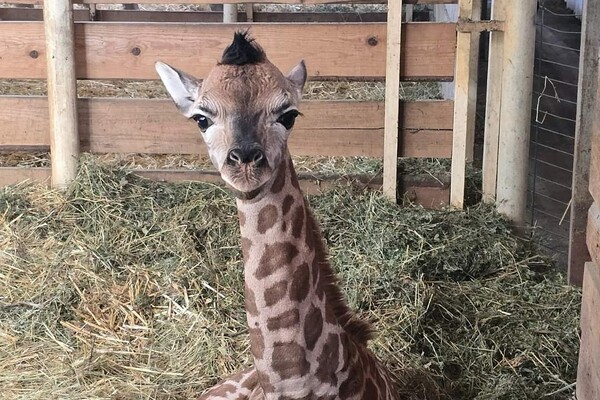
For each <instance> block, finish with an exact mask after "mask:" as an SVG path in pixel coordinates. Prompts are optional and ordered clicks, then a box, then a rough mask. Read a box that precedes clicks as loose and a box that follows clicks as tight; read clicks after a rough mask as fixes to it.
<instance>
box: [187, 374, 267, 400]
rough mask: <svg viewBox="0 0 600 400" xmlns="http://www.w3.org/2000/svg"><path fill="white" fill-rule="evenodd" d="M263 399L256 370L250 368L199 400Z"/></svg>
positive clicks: (231, 377)
mask: <svg viewBox="0 0 600 400" xmlns="http://www.w3.org/2000/svg"><path fill="white" fill-rule="evenodd" d="M263 398H264V396H263V391H262V388H261V387H260V385H259V384H258V377H257V374H256V370H255V369H254V367H250V368H247V369H245V370H243V371H241V372H238V373H237V374H235V375H232V376H230V377H229V378H226V379H224V380H222V381H221V382H219V383H217V384H216V385H215V386H213V387H212V388H210V389H209V390H208V391H207V392H205V393H203V394H202V395H201V396H200V397H199V398H198V400H262V399H263Z"/></svg>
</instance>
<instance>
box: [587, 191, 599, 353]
mask: <svg viewBox="0 0 600 400" xmlns="http://www.w3.org/2000/svg"><path fill="white" fill-rule="evenodd" d="M587 246H588V250H589V251H590V255H591V256H592V261H594V262H595V263H596V264H597V265H600V203H594V204H592V206H591V207H590V210H589V212H588V223H587ZM599 361H600V360H599Z"/></svg>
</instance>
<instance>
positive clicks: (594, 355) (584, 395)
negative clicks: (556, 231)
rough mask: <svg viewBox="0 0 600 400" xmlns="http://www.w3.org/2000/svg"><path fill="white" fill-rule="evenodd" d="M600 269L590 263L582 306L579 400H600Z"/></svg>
mask: <svg viewBox="0 0 600 400" xmlns="http://www.w3.org/2000/svg"><path fill="white" fill-rule="evenodd" d="M599 310H600V267H599V265H598V264H594V263H586V264H585V276H584V280H583V299H582V303H581V346H580V351H579V363H578V368H577V399H578V400H597V399H600V341H599V340H598V332H600V312H598V311H599Z"/></svg>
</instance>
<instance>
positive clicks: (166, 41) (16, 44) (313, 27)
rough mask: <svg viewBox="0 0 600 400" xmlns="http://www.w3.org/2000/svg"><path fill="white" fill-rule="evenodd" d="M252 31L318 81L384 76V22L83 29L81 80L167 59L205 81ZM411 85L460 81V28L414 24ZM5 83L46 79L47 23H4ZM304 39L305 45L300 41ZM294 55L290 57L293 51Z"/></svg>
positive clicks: (408, 36) (0, 70) (287, 65)
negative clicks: (242, 32)
mask: <svg viewBox="0 0 600 400" xmlns="http://www.w3.org/2000/svg"><path fill="white" fill-rule="evenodd" d="M246 27H247V28H250V27H251V28H252V35H253V36H254V37H255V38H256V39H257V41H258V42H259V43H260V44H261V45H262V46H263V47H264V48H265V50H266V51H267V53H268V55H269V58H270V59H271V61H273V63H275V64H276V65H277V66H279V67H280V68H281V69H282V70H284V71H287V70H289V69H291V68H292V67H293V66H294V65H296V64H297V63H298V60H299V59H300V58H304V59H305V61H306V63H307V65H308V68H309V74H310V76H311V77H318V78H333V77H350V78H371V79H378V78H382V77H384V76H385V51H386V50H385V48H386V24H385V23H343V24H327V23H314V24H313V23H310V24H266V23H254V24H252V25H243V24H204V23H117V22H114V23H112V22H81V23H77V24H76V26H75V34H76V43H75V51H76V62H77V67H78V69H77V76H78V78H82V79H156V71H155V70H154V63H155V62H156V60H159V59H161V60H163V61H165V62H167V63H171V64H173V65H176V66H177V67H178V68H180V69H182V70H184V71H187V72H189V73H191V74H193V75H196V76H198V77H204V76H206V74H207V73H208V72H209V71H210V69H212V67H213V66H214V64H215V62H216V61H217V60H218V59H219V58H220V56H221V53H222V51H223V49H224V48H225V47H226V46H228V45H229V43H230V42H231V37H232V33H233V32H234V31H236V30H239V29H244V28H246ZM403 30H404V33H405V35H404V36H405V40H404V52H405V53H404V54H405V56H404V58H403V66H404V68H403V70H402V74H403V78H404V79H450V78H451V77H452V76H453V66H454V47H455V33H454V25H453V24H439V23H414V24H406V26H405V28H404V29H403ZM0 37H2V38H3V40H2V41H1V42H0V57H1V58H2V63H0V77H2V78H45V76H46V75H45V68H46V65H45V64H46V61H45V58H46V53H45V51H44V35H43V24H42V23H41V22H2V23H0ZM300 38H301V40H300ZM291 48H292V49H294V51H290V49H291Z"/></svg>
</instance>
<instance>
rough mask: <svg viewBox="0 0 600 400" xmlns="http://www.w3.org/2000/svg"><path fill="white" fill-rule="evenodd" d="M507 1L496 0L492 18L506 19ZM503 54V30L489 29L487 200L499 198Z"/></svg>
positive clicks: (484, 175)
mask: <svg viewBox="0 0 600 400" xmlns="http://www.w3.org/2000/svg"><path fill="white" fill-rule="evenodd" d="M504 3H505V0H494V2H493V5H492V19H496V20H504V7H505V4H504ZM503 54H504V32H490V48H489V57H488V75H487V98H486V107H485V126H484V141H483V165H482V178H483V183H482V192H483V201H485V202H488V203H493V202H495V201H496V177H497V173H498V142H499V139H500V107H501V104H502V58H503Z"/></svg>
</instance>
